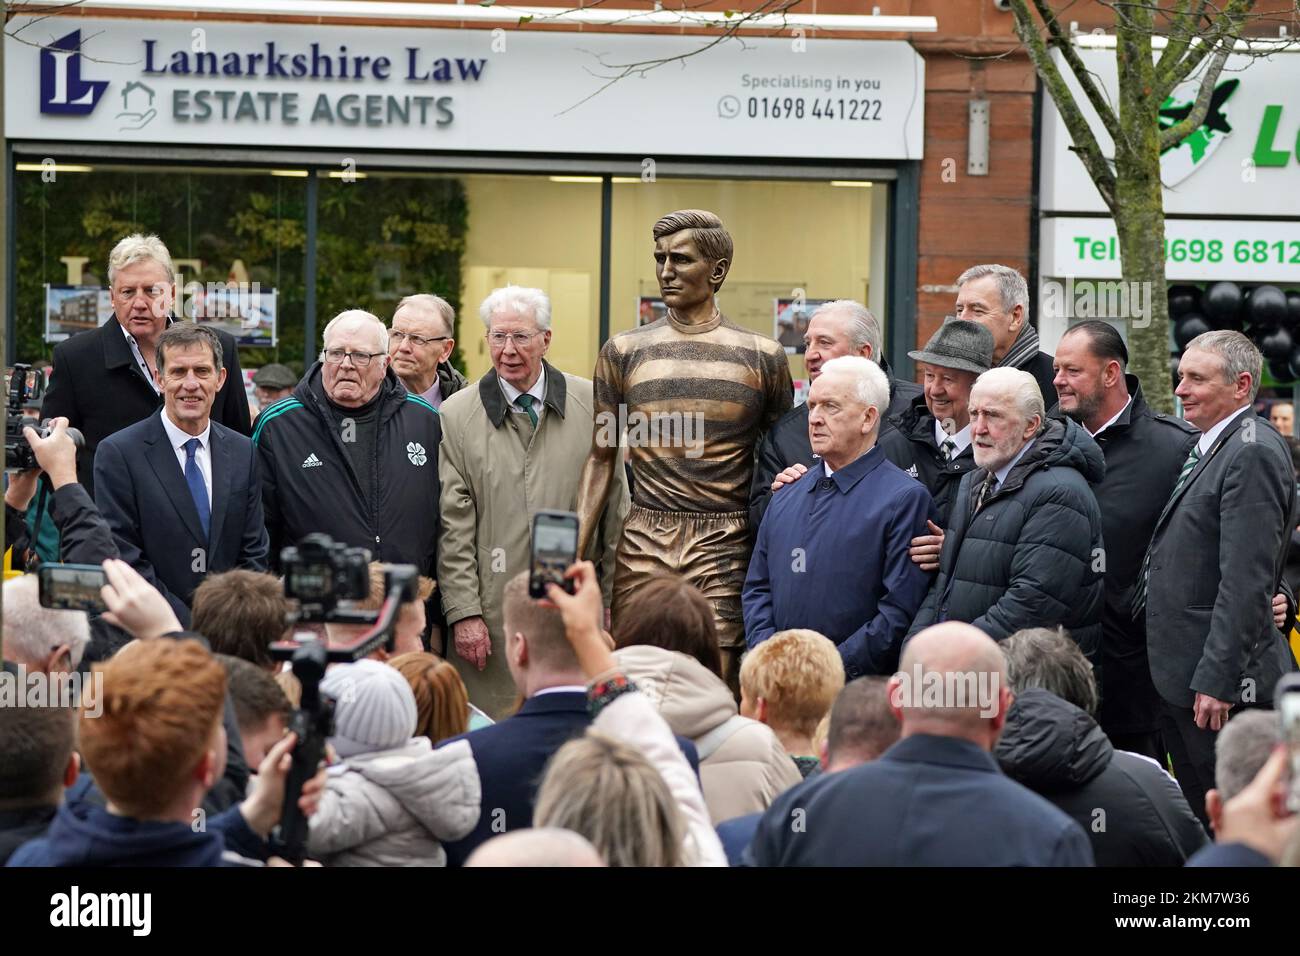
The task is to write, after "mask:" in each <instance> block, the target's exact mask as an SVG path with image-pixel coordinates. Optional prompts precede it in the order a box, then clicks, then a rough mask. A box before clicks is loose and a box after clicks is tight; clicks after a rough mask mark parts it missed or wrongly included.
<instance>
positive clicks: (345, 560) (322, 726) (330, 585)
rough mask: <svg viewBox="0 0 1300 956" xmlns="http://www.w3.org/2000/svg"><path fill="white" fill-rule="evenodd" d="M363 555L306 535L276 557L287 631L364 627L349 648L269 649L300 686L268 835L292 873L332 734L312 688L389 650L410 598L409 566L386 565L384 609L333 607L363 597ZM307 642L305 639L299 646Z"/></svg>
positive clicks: (325, 701)
mask: <svg viewBox="0 0 1300 956" xmlns="http://www.w3.org/2000/svg"><path fill="white" fill-rule="evenodd" d="M369 565H370V552H369V551H367V550H366V549H365V548H349V547H348V546H347V545H345V544H343V543H342V542H338V541H335V540H334V539H333V538H331V537H330V536H329V535H327V534H319V533H317V534H309V535H307V536H306V537H305V538H303V539H302V540H301V541H299V542H298V545H297V546H296V547H292V546H291V547H287V548H285V549H283V550H282V551H281V552H280V569H281V571H283V573H284V594H285V597H288V598H294V599H296V600H297V601H298V605H299V609H298V611H297V612H296V613H294V614H292V615H290V620H289V622H288V623H290V624H298V623H315V622H326V623H339V624H358V625H365V626H366V627H367V628H368V629H367V630H365V631H364V632H363V633H362V634H361V635H360V636H358V637H357V638H356V639H355V640H354V641H352V642H351V643H350V644H346V645H340V646H327V645H326V644H325V643H324V642H323V641H321V640H318V639H312V638H311V637H310V636H308V635H298V634H295V635H294V639H293V640H291V641H280V642H277V643H275V644H272V645H271V648H270V650H271V657H272V658H274V659H275V660H277V661H291V662H292V666H293V673H294V676H295V677H297V678H298V681H299V683H300V684H301V685H302V700H301V703H300V705H299V707H298V709H297V710H296V711H294V713H293V715H292V717H291V718H290V722H289V729H290V730H291V731H293V732H294V733H295V734H297V735H298V742H297V743H296V744H295V745H294V748H293V764H292V766H291V767H290V768H289V777H288V779H287V780H286V781H285V788H284V805H283V807H282V810H281V816H280V825H279V826H278V827H277V828H276V829H275V831H274V832H273V833H272V834H271V841H270V842H271V846H272V850H273V852H274V853H275V854H276V855H278V856H282V857H284V859H286V860H288V861H289V862H290V863H292V864H293V865H295V866H300V865H301V864H302V862H303V860H304V859H305V858H306V852H307V849H306V847H307V820H306V818H305V817H303V815H302V812H301V811H300V810H299V809H298V798H299V796H301V795H302V787H303V784H304V783H306V782H307V781H308V780H310V779H311V778H312V777H313V776H314V775H315V773H316V769H317V768H318V767H319V766H320V761H321V757H322V756H323V755H324V753H325V741H326V739H328V738H329V737H330V735H331V734H332V733H333V732H334V703H335V702H334V701H333V700H331V699H330V697H329V696H328V695H327V694H323V693H321V690H320V682H321V678H323V677H324V676H325V668H326V667H328V666H329V665H330V664H340V663H350V662H352V661H358V660H361V658H363V657H365V656H367V655H368V654H372V653H374V652H375V651H376V650H378V649H379V648H381V647H387V648H389V649H390V650H391V648H392V644H393V628H394V626H395V625H396V624H397V615H398V612H399V611H400V609H401V606H402V605H403V604H406V603H409V602H411V601H414V600H415V599H416V597H417V594H418V577H417V572H416V569H415V567H414V566H413V565H409V564H394V565H389V566H388V568H387V569H386V571H385V573H384V595H385V597H384V603H383V606H382V607H380V609H379V610H378V611H362V610H357V609H355V608H340V607H339V606H338V604H339V602H340V601H360V600H364V599H365V598H366V597H368V596H369V595H370V567H369ZM304 637H307V638H308V639H305V640H304V639H303V638H304Z"/></svg>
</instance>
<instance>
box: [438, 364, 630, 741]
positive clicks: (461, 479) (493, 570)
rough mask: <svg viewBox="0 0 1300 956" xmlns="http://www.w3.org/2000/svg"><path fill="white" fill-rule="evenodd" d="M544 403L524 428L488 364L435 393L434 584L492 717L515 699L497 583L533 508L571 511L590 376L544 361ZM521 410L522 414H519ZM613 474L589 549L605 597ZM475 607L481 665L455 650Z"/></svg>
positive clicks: (451, 651)
mask: <svg viewBox="0 0 1300 956" xmlns="http://www.w3.org/2000/svg"><path fill="white" fill-rule="evenodd" d="M543 374H544V375H545V376H546V398H545V409H546V410H545V412H544V414H543V415H542V416H541V421H540V422H539V423H538V426H537V430H536V431H535V432H533V433H532V434H531V436H530V435H529V432H530V430H531V429H530V426H529V424H528V421H527V419H526V417H525V416H523V415H520V414H516V413H514V412H512V411H511V410H510V408H509V407H508V406H507V404H506V398H505V394H504V393H503V392H502V391H501V385H500V382H499V381H498V380H497V375H496V372H495V371H489V372H488V373H487V375H485V376H484V377H483V378H482V379H480V380H479V381H478V382H476V383H475V384H473V385H471V386H468V387H466V388H463V389H461V390H460V391H458V392H457V393H456V394H455V395H452V396H451V397H450V398H448V399H447V400H446V401H444V402H443V403H442V408H441V409H440V412H441V414H442V445H441V447H440V452H439V455H438V474H439V477H440V478H441V479H442V500H441V506H442V538H441V539H440V541H439V544H438V588H439V591H440V592H441V594H442V606H443V611H444V613H445V614H446V618H447V624H448V625H449V626H448V629H447V634H446V636H445V647H446V656H447V659H448V660H450V661H452V662H453V663H454V664H455V665H456V669H457V670H458V671H459V672H460V675H461V677H462V679H464V681H465V687H466V688H467V689H468V691H469V699H470V701H471V702H472V703H473V704H475V705H476V706H477V707H480V708H482V709H483V710H484V711H486V712H487V714H488V715H489V716H491V717H492V718H493V719H494V720H496V719H499V718H500V717H502V716H504V715H505V714H507V713H508V712H509V710H510V708H511V706H512V705H513V704H514V702H515V697H516V692H515V685H514V680H513V679H512V678H511V676H510V670H509V668H508V667H507V666H506V661H505V635H504V633H503V628H502V622H501V592H502V590H503V589H504V588H505V585H506V582H507V581H509V580H510V579H511V578H512V577H514V576H515V575H516V574H518V573H519V572H520V571H526V570H528V557H529V550H530V542H529V530H530V528H531V525H532V516H533V515H534V514H536V513H537V511H538V510H540V509H544V508H549V509H554V510H558V511H576V510H577V504H578V480H579V478H580V477H581V474H582V466H583V465H584V464H585V463H586V461H587V456H588V454H589V453H590V451H591V436H592V416H593V412H592V393H591V388H592V386H591V382H590V381H589V380H588V379H585V378H578V377H577V376H575V375H566V374H565V373H563V372H560V371H559V370H558V369H556V368H555V367H554V366H552V365H550V364H548V363H543ZM521 420H522V423H521ZM615 475H616V481H617V484H616V485H615V487H614V489H613V492H612V493H611V496H610V504H609V507H608V508H607V509H606V512H605V517H604V520H603V521H602V526H601V530H600V533H599V534H598V535H597V536H596V538H595V539H594V544H593V548H594V549H597V552H598V553H596V554H593V555H588V557H591V558H592V559H593V560H595V561H596V562H597V567H598V568H599V569H600V574H601V586H602V588H603V589H604V591H605V601H606V605H608V602H609V594H610V587H611V585H612V584H613V577H614V553H615V550H616V549H617V546H618V540H619V537H620V535H621V534H622V529H623V518H624V516H626V514H627V510H628V491H627V479H626V476H625V474H624V470H623V469H622V468H617V469H615ZM475 616H480V617H482V618H483V620H484V621H485V622H486V624H487V627H488V633H489V634H490V635H491V638H492V653H491V655H490V656H489V657H488V662H487V667H485V668H484V669H483V670H482V671H480V670H479V669H478V668H477V667H475V666H474V665H473V664H471V663H469V662H468V661H465V660H463V659H462V658H461V657H460V655H458V654H457V653H456V650H455V639H454V636H453V630H454V629H453V628H452V627H451V626H450V625H454V624H455V622H456V621H460V620H463V619H464V618H467V617H475Z"/></svg>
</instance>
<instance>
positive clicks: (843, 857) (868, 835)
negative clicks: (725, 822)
mask: <svg viewBox="0 0 1300 956" xmlns="http://www.w3.org/2000/svg"><path fill="white" fill-rule="evenodd" d="M744 859H745V863H746V864H749V865H752V866H1092V865H1093V858H1092V846H1091V845H1090V844H1089V842H1088V837H1087V834H1085V833H1084V832H1083V828H1082V827H1080V826H1079V824H1077V823H1075V822H1074V821H1073V820H1071V819H1070V818H1069V817H1068V816H1066V815H1065V814H1064V813H1062V812H1061V811H1060V810H1058V809H1057V808H1056V807H1054V806H1052V805H1051V804H1050V803H1048V802H1047V801H1046V800H1044V799H1043V798H1042V797H1040V796H1038V794H1036V793H1034V792H1033V791H1031V790H1029V789H1027V788H1026V787H1022V786H1021V785H1020V784H1018V783H1016V782H1015V781H1013V780H1011V779H1009V778H1007V777H1005V776H1003V775H1002V772H1001V771H1000V770H999V769H998V765H997V762H996V761H995V760H994V759H993V756H992V755H991V754H989V753H988V752H987V751H985V750H982V749H981V748H979V747H978V746H976V745H975V744H973V743H970V742H969V741H965V740H959V739H957V738H954V737H936V736H931V735H929V734H914V735H912V736H910V737H904V738H903V739H902V740H900V741H898V742H897V743H896V744H894V745H893V746H892V747H890V748H889V749H888V750H886V751H885V752H884V754H883V755H881V757H880V759H878V760H873V761H871V762H870V763H866V764H862V765H861V766H859V767H853V768H852V769H850V770H842V771H840V772H839V773H832V774H822V775H820V776H817V777H814V778H812V779H810V780H805V781H804V782H803V783H801V784H799V785H798V786H796V787H793V788H791V789H789V790H787V791H786V792H785V793H783V794H781V795H780V796H778V797H777V798H776V799H775V800H774V801H773V802H772V806H771V807H769V808H768V811H767V813H765V814H764V815H763V819H762V822H760V823H759V825H758V832H757V833H756V834H755V835H754V840H753V842H752V843H751V844H750V846H749V850H748V851H747V853H746V854H745V858H744Z"/></svg>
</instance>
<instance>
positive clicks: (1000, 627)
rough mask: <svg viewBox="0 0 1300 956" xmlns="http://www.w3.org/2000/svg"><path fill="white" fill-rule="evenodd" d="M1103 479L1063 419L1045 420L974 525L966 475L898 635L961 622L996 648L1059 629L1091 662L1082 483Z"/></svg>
mask: <svg viewBox="0 0 1300 956" xmlns="http://www.w3.org/2000/svg"><path fill="white" fill-rule="evenodd" d="M1105 474H1106V460H1105V458H1104V457H1103V456H1102V453H1101V449H1100V448H1098V447H1097V443H1096V442H1094V441H1093V440H1092V438H1091V437H1090V436H1089V435H1088V433H1087V432H1086V431H1084V430H1083V429H1082V428H1081V427H1080V426H1079V425H1077V424H1076V423H1075V422H1073V421H1071V420H1069V419H1067V420H1065V421H1064V422H1060V421H1055V420H1052V419H1048V421H1047V424H1046V425H1045V426H1044V428H1043V431H1042V432H1041V433H1040V434H1039V435H1038V437H1037V438H1036V439H1034V443H1033V445H1032V446H1030V448H1029V450H1028V451H1026V452H1025V455H1024V457H1023V458H1021V459H1020V461H1018V462H1017V463H1016V465H1015V467H1014V468H1012V469H1011V471H1010V472H1009V473H1008V474H1007V478H1006V481H1005V482H1003V484H1002V485H1001V486H1000V487H999V488H998V490H997V491H996V492H995V493H994V494H992V495H990V496H989V498H988V500H987V501H985V503H984V507H983V508H981V509H980V513H979V514H978V515H976V516H975V517H974V520H972V519H971V513H970V511H971V496H972V495H973V494H974V492H975V489H977V488H978V487H979V486H980V484H981V483H982V482H983V481H984V479H985V478H986V477H987V476H988V472H986V471H985V470H984V469H983V468H976V469H975V470H974V471H971V472H968V473H967V474H966V476H965V477H964V478H963V479H962V482H961V486H960V487H959V488H958V490H957V495H956V497H955V499H954V500H953V507H952V511H951V513H950V516H949V518H948V528H947V530H946V531H945V535H944V542H943V554H942V555H941V557H940V559H939V576H938V577H937V578H936V579H935V581H934V584H933V585H931V587H930V593H929V594H928V595H926V599H925V603H924V604H922V605H921V610H920V611H919V612H917V615H916V620H915V621H914V622H913V624H912V629H911V631H910V632H909V633H908V637H909V638H910V637H911V636H912V635H913V634H915V633H916V632H918V631H920V630H921V629H922V628H925V627H929V626H930V625H931V624H935V623H937V622H940V621H966V622H968V623H970V624H974V625H975V626H976V627H978V628H979V629H980V630H982V631H984V632H985V633H986V634H988V635H989V637H991V638H993V639H994V640H996V641H1000V640H1003V639H1004V638H1007V637H1010V636H1011V635H1012V634H1014V633H1015V632H1016V631H1018V630H1020V629H1021V628H1025V627H1056V626H1057V625H1058V624H1061V625H1064V626H1065V628H1066V629H1067V630H1068V631H1069V632H1070V636H1071V637H1073V638H1074V640H1075V641H1076V642H1078V644H1079V647H1080V648H1081V649H1082V650H1083V652H1084V653H1085V654H1087V655H1088V657H1089V658H1090V659H1092V660H1094V662H1095V659H1096V656H1097V652H1098V650H1099V648H1100V646H1101V615H1102V608H1103V603H1104V595H1103V590H1104V575H1105V569H1106V563H1105V552H1104V550H1103V547H1102V534H1101V511H1100V510H1099V509H1098V507H1097V499H1096V498H1095V497H1094V495H1093V492H1092V488H1090V487H1089V483H1090V482H1097V481H1100V480H1101V479H1102V477H1103V476H1104V475H1105Z"/></svg>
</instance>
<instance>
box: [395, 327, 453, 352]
mask: <svg viewBox="0 0 1300 956" xmlns="http://www.w3.org/2000/svg"><path fill="white" fill-rule="evenodd" d="M408 339H409V340H410V342H411V344H412V345H418V346H419V347H420V348H424V347H425V346H426V345H432V344H433V343H434V342H446V341H449V340H450V339H451V336H450V335H435V336H433V338H427V337H426V336H423V335H412V334H411V333H410V332H403V331H401V330H400V329H389V330H388V342H389V344H390V345H396V346H398V347H401V344H402V343H403V342H405V341H407V340H408Z"/></svg>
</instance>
